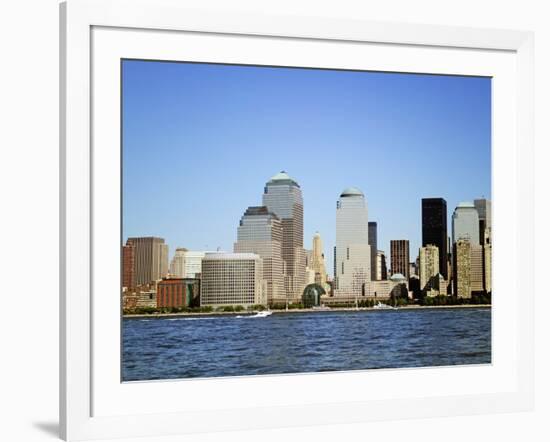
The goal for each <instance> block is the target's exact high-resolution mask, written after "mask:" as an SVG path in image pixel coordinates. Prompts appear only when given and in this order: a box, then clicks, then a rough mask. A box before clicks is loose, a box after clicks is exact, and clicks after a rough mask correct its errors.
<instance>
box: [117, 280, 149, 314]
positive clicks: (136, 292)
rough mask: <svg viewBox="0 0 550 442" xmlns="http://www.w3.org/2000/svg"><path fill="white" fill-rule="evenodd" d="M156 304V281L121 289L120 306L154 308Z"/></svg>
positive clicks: (126, 307) (128, 308)
mask: <svg viewBox="0 0 550 442" xmlns="http://www.w3.org/2000/svg"><path fill="white" fill-rule="evenodd" d="M156 306H157V282H156V281H155V282H152V283H150V284H143V285H140V286H134V287H124V288H123V289H122V308H124V309H125V310H133V309H136V308H143V307H149V308H155V307H156Z"/></svg>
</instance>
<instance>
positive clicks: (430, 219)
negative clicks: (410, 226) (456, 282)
mask: <svg viewBox="0 0 550 442" xmlns="http://www.w3.org/2000/svg"><path fill="white" fill-rule="evenodd" d="M447 242H448V237H447V201H445V200H444V199H443V198H423V199H422V247H424V246H427V245H428V244H432V245H434V246H436V247H437V249H438V250H439V269H440V272H441V274H442V275H443V276H444V277H445V278H446V279H447V278H448V271H447V256H448V248H447Z"/></svg>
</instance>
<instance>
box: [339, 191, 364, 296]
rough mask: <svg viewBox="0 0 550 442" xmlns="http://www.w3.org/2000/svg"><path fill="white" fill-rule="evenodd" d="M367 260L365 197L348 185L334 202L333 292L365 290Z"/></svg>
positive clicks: (348, 293) (343, 293)
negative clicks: (334, 256) (334, 258)
mask: <svg viewBox="0 0 550 442" xmlns="http://www.w3.org/2000/svg"><path fill="white" fill-rule="evenodd" d="M370 260H371V255H370V246H369V228H368V209H367V201H366V199H365V196H364V194H363V192H362V191H361V190H360V189H357V188H356V187H349V188H347V189H345V190H344V191H343V192H342V193H341V194H340V198H339V200H338V202H337V204H336V273H335V284H336V295H351V296H360V295H363V294H364V293H365V292H366V291H367V290H368V287H367V286H368V284H369V281H370Z"/></svg>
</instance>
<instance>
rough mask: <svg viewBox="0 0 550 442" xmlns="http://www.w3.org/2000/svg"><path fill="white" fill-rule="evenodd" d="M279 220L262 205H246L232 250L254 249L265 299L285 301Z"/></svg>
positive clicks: (280, 225) (272, 301) (274, 301)
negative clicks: (259, 263)
mask: <svg viewBox="0 0 550 442" xmlns="http://www.w3.org/2000/svg"><path fill="white" fill-rule="evenodd" d="M282 241H283V226H282V223H281V220H280V219H279V218H278V217H277V216H276V215H275V214H274V213H271V212H270V211H269V210H268V209H267V207H265V206H255V207H249V208H248V209H246V211H245V213H244V215H243V216H242V218H241V220H240V222H239V227H238V228H237V242H236V243H235V244H234V246H233V251H234V252H235V253H255V254H257V255H259V256H260V257H261V258H262V262H263V269H262V271H263V279H265V281H266V284H267V288H266V290H267V292H266V296H267V303H268V304H270V305H271V304H278V303H285V302H286V292H285V288H284V273H283V257H282Z"/></svg>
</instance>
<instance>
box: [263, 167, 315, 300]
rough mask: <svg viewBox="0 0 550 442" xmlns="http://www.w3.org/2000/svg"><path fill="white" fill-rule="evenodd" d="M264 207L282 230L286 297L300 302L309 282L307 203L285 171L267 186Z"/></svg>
mask: <svg viewBox="0 0 550 442" xmlns="http://www.w3.org/2000/svg"><path fill="white" fill-rule="evenodd" d="M262 204H263V205H264V206H266V207H267V209H268V210H269V212H271V213H273V214H275V215H277V217H278V218H279V219H280V220H281V224H282V228H283V237H282V258H283V264H284V288H285V297H286V298H287V299H289V300H295V301H297V300H300V299H301V296H302V292H303V290H304V287H305V282H306V258H305V251H304V202H303V197H302V190H301V189H300V186H299V185H298V183H297V182H296V181H295V180H294V179H292V178H291V177H290V176H289V175H288V174H287V173H286V172H284V171H282V172H280V173H278V174H276V175H274V176H273V177H271V179H270V180H269V181H268V182H267V183H266V185H265V188H264V194H263V197H262Z"/></svg>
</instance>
